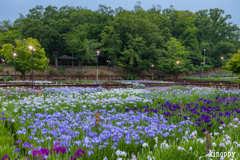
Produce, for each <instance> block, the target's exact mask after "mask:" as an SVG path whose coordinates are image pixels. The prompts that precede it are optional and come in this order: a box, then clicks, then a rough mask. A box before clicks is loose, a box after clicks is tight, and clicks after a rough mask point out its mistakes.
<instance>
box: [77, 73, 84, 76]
mask: <svg viewBox="0 0 240 160" xmlns="http://www.w3.org/2000/svg"><path fill="white" fill-rule="evenodd" d="M84 74H85V73H82V72H76V75H77V76H83V75H84Z"/></svg>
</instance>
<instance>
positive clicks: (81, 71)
mask: <svg viewBox="0 0 240 160" xmlns="http://www.w3.org/2000/svg"><path fill="white" fill-rule="evenodd" d="M80 66H81V72H82V63H81V62H80Z"/></svg>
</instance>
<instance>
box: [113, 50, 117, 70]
mask: <svg viewBox="0 0 240 160" xmlns="http://www.w3.org/2000/svg"><path fill="white" fill-rule="evenodd" d="M115 63H117V53H116V57H115V61H114V72H116V64H115Z"/></svg>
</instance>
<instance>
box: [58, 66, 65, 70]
mask: <svg viewBox="0 0 240 160" xmlns="http://www.w3.org/2000/svg"><path fill="white" fill-rule="evenodd" d="M65 68H66V67H64V66H61V67H57V70H65Z"/></svg>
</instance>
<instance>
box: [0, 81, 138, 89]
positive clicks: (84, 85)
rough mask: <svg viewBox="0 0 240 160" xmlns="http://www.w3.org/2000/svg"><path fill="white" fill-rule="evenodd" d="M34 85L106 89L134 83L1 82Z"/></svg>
mask: <svg viewBox="0 0 240 160" xmlns="http://www.w3.org/2000/svg"><path fill="white" fill-rule="evenodd" d="M32 86H33V88H34V89H42V88H46V87H57V88H58V87H83V88H88V87H90V88H95V87H102V88H105V89H112V88H133V85H132V84H125V83H98V84H94V83H92V84H87V83H85V84H84V83H83V84H79V83H62V84H55V83H54V84H53V83H43V84H35V83H34V84H32V83H31V82H19V83H1V84H0V87H3V88H6V87H29V88H31V87H32Z"/></svg>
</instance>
